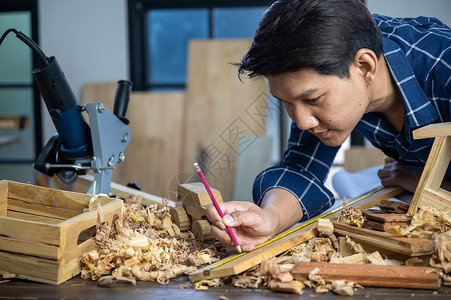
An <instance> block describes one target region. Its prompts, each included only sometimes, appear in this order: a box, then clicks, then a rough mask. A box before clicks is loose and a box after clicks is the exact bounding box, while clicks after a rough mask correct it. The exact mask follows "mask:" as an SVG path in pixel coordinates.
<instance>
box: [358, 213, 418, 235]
mask: <svg viewBox="0 0 451 300" xmlns="http://www.w3.org/2000/svg"><path fill="white" fill-rule="evenodd" d="M362 213H363V215H364V216H365V223H364V226H365V227H372V228H374V229H377V230H381V231H384V230H385V229H387V228H390V227H393V226H396V225H400V226H403V225H409V224H410V221H411V220H412V217H411V216H408V215H407V214H387V213H384V212H381V211H378V210H371V209H367V210H364V211H362Z"/></svg>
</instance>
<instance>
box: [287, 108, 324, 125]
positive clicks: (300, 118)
mask: <svg viewBox="0 0 451 300" xmlns="http://www.w3.org/2000/svg"><path fill="white" fill-rule="evenodd" d="M294 117H295V120H293V121H294V122H295V123H296V125H297V126H298V128H299V129H300V130H309V129H312V128H315V127H316V126H318V124H319V121H318V119H317V118H316V117H315V116H314V115H312V114H311V113H310V112H308V111H299V110H298V111H296V113H295V116H294Z"/></svg>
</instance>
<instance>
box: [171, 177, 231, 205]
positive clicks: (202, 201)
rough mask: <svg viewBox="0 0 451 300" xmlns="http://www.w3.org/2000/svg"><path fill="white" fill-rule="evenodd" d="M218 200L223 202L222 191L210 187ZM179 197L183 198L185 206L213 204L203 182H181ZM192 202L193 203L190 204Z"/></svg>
mask: <svg viewBox="0 0 451 300" xmlns="http://www.w3.org/2000/svg"><path fill="white" fill-rule="evenodd" d="M210 189H211V192H212V193H213V196H214V197H215V199H216V201H217V202H218V203H219V202H222V196H221V193H220V192H219V191H218V190H216V189H214V188H210ZM178 192H179V199H182V201H183V203H184V204H185V206H192V205H194V206H204V205H210V204H213V202H212V201H211V199H210V195H208V192H207V190H206V189H205V187H204V185H203V184H202V182H193V183H183V184H179V191H178ZM190 204H191V205H190Z"/></svg>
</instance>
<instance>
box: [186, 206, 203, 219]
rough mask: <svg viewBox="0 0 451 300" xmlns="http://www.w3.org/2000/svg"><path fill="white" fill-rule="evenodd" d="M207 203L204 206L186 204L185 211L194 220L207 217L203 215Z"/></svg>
mask: <svg viewBox="0 0 451 300" xmlns="http://www.w3.org/2000/svg"><path fill="white" fill-rule="evenodd" d="M207 207H208V205H205V206H186V207H185V209H186V213H187V214H188V215H190V216H191V219H192V220H193V221H194V220H203V219H207V216H206V215H205V210H206V209H207Z"/></svg>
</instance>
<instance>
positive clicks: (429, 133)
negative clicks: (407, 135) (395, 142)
mask: <svg viewBox="0 0 451 300" xmlns="http://www.w3.org/2000/svg"><path fill="white" fill-rule="evenodd" d="M450 128H451V122H445V123H437V124H429V125H426V126H424V127H422V128H419V129H416V130H414V131H413V132H412V135H413V138H414V139H416V140H418V139H425V138H434V137H437V136H450V135H451V133H450Z"/></svg>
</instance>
